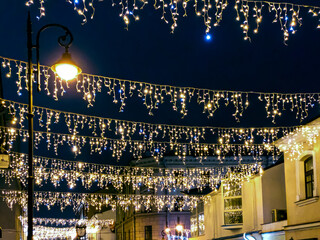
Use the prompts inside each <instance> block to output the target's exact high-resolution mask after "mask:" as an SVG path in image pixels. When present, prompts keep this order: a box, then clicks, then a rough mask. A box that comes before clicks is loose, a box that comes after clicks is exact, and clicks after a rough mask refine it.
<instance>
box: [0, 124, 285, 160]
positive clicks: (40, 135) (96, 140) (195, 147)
mask: <svg viewBox="0 0 320 240" xmlns="http://www.w3.org/2000/svg"><path fill="white" fill-rule="evenodd" d="M34 133H35V136H34V146H35V148H36V149H37V148H38V147H39V145H40V144H41V143H44V144H46V145H47V149H48V150H49V149H51V148H52V149H53V150H54V152H55V154H56V155H58V148H59V146H63V145H67V146H69V147H70V148H71V150H72V151H73V153H74V154H75V156H77V155H78V154H81V150H82V148H83V147H84V146H85V145H86V144H89V146H90V154H93V153H99V154H102V152H103V151H106V150H111V151H112V156H113V157H116V158H117V159H118V160H119V159H120V158H121V157H122V155H123V152H124V151H126V150H127V149H129V152H130V153H131V154H132V155H133V157H134V158H138V159H141V158H142V157H143V154H144V153H145V152H149V153H150V155H151V156H152V157H154V158H155V159H156V160H157V161H158V160H159V158H162V157H163V155H164V153H165V152H167V151H168V150H170V151H173V152H174V155H176V156H179V157H180V158H182V160H183V161H184V160H185V157H186V156H199V157H205V156H217V158H218V159H219V160H222V159H224V158H225V156H227V155H230V154H233V156H234V157H235V160H236V159H238V160H239V161H241V159H242V156H244V155H245V156H252V157H253V159H259V158H260V157H261V156H263V155H266V154H268V155H272V156H273V157H275V156H276V155H279V151H278V149H277V148H276V147H275V146H274V145H273V144H272V143H271V144H269V143H265V144H253V143H250V142H246V144H228V143H227V144H215V143H171V142H164V141H163V142H158V141H139V140H123V139H113V138H106V137H103V138H102V137H90V136H79V135H72V134H62V133H53V132H42V131H34ZM0 134H1V136H2V138H3V147H6V149H9V150H11V149H12V144H13V142H14V141H16V140H17V137H18V136H19V138H20V139H21V140H22V142H26V141H27V138H28V132H27V130H25V129H18V128H12V127H2V126H0Z"/></svg>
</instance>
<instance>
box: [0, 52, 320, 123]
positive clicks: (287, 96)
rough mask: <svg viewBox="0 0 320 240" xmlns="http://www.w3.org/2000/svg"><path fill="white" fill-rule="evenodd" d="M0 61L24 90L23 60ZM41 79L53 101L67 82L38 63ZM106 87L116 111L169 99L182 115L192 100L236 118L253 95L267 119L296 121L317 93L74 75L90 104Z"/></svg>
mask: <svg viewBox="0 0 320 240" xmlns="http://www.w3.org/2000/svg"><path fill="white" fill-rule="evenodd" d="M0 63H1V65H2V67H3V68H5V69H6V74H5V75H6V76H7V77H8V78H11V77H12V75H13V73H15V74H16V75H17V79H16V81H15V83H16V85H17V88H18V90H17V93H18V95H21V94H22V91H23V89H26V90H27V87H26V86H27V84H26V83H27V82H26V81H27V78H26V76H27V75H26V74H27V72H26V71H27V68H26V66H27V63H26V62H23V61H19V60H15V59H10V58H4V57H0ZM40 72H41V75H42V79H43V90H44V91H46V92H47V94H48V95H52V96H53V97H54V99H55V100H58V99H59V96H61V95H64V94H65V92H66V89H67V88H68V83H65V82H63V81H62V80H61V79H59V78H58V77H57V76H56V75H55V74H54V73H52V72H51V70H50V67H48V66H41V71H40ZM51 76H52V78H53V79H52V80H53V81H52V82H53V90H50V86H49V79H50V77H51ZM103 87H104V88H106V90H107V91H106V94H107V95H110V96H112V98H113V103H115V104H118V105H120V107H119V108H120V112H122V111H124V108H125V106H126V100H127V98H129V97H133V96H135V97H138V98H141V99H142V101H143V104H144V105H145V106H146V108H147V109H148V111H149V114H150V115H153V111H154V110H156V109H157V108H158V107H159V105H160V104H162V103H164V102H165V101H166V100H167V99H169V100H170V103H171V104H172V107H173V110H174V111H177V112H180V113H181V116H182V117H185V116H186V115H187V114H188V109H187V104H188V103H189V102H191V101H192V100H194V101H196V102H197V103H198V104H199V105H201V106H202V107H203V113H204V114H207V116H208V117H213V115H214V113H215V111H217V110H218V109H219V108H221V107H222V106H225V107H228V106H229V107H230V106H232V107H233V108H234V109H235V110H234V113H233V117H234V118H235V119H236V121H240V117H242V115H243V113H244V111H245V110H246V109H247V108H248V106H249V105H250V102H249V95H250V96H251V95H252V96H256V97H257V98H258V99H259V100H260V101H261V102H264V104H265V110H266V113H267V118H271V119H272V122H273V123H275V120H276V117H280V116H281V115H282V113H283V112H284V111H285V110H287V109H288V110H291V111H295V112H296V118H297V119H299V120H300V121H302V120H304V119H305V118H306V117H308V113H309V108H312V107H314V105H315V104H319V102H320V93H264V92H253V91H247V92H246V91H228V90H210V89H201V88H192V87H177V86H170V85H161V84H151V83H146V82H138V81H131V80H124V79H117V78H111V77H104V76H98V75H92V74H85V73H83V74H81V75H80V76H78V78H77V83H76V89H77V91H78V92H80V93H82V95H83V99H84V100H85V101H87V103H88V106H93V104H94V102H95V97H96V94H97V93H99V92H102V88H103Z"/></svg>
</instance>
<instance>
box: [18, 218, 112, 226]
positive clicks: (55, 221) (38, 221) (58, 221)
mask: <svg viewBox="0 0 320 240" xmlns="http://www.w3.org/2000/svg"><path fill="white" fill-rule="evenodd" d="M19 220H20V222H21V223H22V225H27V218H26V217H23V216H19ZM79 222H81V223H82V224H85V225H86V226H90V225H99V226H100V227H107V226H109V225H113V224H114V219H101V220H100V219H94V218H91V219H90V220H88V219H81V220H80V219H65V218H33V223H34V225H45V226H48V225H50V226H57V227H59V226H62V227H64V226H76V225H77V223H79Z"/></svg>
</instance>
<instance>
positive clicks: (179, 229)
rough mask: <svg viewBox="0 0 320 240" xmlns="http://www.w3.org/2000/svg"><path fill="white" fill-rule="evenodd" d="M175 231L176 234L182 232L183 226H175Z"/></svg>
mask: <svg viewBox="0 0 320 240" xmlns="http://www.w3.org/2000/svg"><path fill="white" fill-rule="evenodd" d="M176 230H177V231H178V232H182V231H183V226H182V225H180V224H179V225H177V226H176Z"/></svg>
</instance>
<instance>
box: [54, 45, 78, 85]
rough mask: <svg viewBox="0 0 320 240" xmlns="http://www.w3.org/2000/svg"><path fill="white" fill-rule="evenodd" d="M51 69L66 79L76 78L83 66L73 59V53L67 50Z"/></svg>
mask: <svg viewBox="0 0 320 240" xmlns="http://www.w3.org/2000/svg"><path fill="white" fill-rule="evenodd" d="M51 69H52V70H53V71H54V72H55V73H56V74H57V75H58V76H59V77H60V78H61V79H63V80H66V81H69V80H72V79H74V78H75V77H76V76H77V75H79V74H80V73H81V68H79V67H78V66H77V65H76V64H75V63H74V62H73V61H72V59H71V55H70V53H68V52H67V51H66V52H65V53H64V54H63V55H62V58H61V59H60V60H59V61H58V62H56V63H55V64H54V65H53V66H52V67H51Z"/></svg>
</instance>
